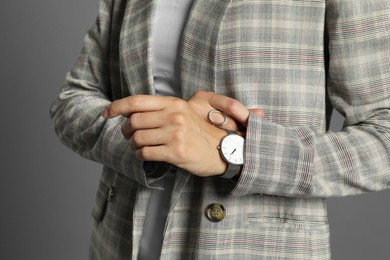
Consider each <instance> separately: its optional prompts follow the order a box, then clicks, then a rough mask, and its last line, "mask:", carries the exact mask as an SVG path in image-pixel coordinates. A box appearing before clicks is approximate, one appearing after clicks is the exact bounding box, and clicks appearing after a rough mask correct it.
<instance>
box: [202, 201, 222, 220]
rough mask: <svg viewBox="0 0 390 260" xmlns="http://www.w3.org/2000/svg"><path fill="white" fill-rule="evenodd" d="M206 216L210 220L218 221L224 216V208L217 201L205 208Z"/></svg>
mask: <svg viewBox="0 0 390 260" xmlns="http://www.w3.org/2000/svg"><path fill="white" fill-rule="evenodd" d="M206 217H207V218H208V219H209V220H210V221H212V222H220V221H222V220H223V219H224V218H225V208H224V206H223V205H221V204H219V203H213V204H211V205H210V206H208V207H207V209H206Z"/></svg>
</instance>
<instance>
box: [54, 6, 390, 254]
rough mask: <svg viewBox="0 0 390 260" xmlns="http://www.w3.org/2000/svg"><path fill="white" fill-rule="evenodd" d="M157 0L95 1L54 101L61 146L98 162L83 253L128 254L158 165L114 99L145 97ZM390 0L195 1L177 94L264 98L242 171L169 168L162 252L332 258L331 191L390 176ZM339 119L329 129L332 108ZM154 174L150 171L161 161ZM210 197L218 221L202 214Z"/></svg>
mask: <svg viewBox="0 0 390 260" xmlns="http://www.w3.org/2000/svg"><path fill="white" fill-rule="evenodd" d="M157 2H158V1H155V0H128V1H125V0H100V5H99V15H98V18H97V20H96V23H95V24H94V25H93V27H92V28H91V29H90V30H89V31H88V33H87V35H86V38H85V40H84V46H83V49H82V51H81V54H80V56H79V58H78V60H77V62H76V64H75V66H74V68H73V69H72V70H71V71H70V72H69V73H68V74H67V77H66V82H65V84H64V86H63V87H62V88H61V91H60V93H59V95H58V98H57V99H56V100H55V101H54V103H53V105H52V107H51V116H52V118H53V121H54V124H55V129H56V132H57V134H58V136H59V137H60V139H61V140H62V142H63V143H65V144H66V145H67V146H68V147H70V148H71V149H73V150H74V151H75V152H77V153H79V154H80V155H82V156H84V157H86V158H88V159H91V160H95V161H97V162H100V163H102V164H103V173H102V178H101V182H100V185H99V187H98V192H97V199H96V204H95V206H94V208H93V213H92V214H93V217H94V218H95V226H94V228H93V233H92V239H91V246H90V259H105V260H107V259H136V258H137V252H138V247H139V238H140V235H141V232H142V226H143V222H144V218H145V211H146V206H147V202H148V199H149V195H150V190H151V189H153V188H157V189H159V188H160V189H161V188H162V187H161V183H160V181H159V178H158V177H155V176H156V175H153V174H152V175H147V174H146V173H145V170H144V168H143V162H141V161H138V160H136V159H135V158H134V156H133V153H132V152H131V150H130V149H129V147H128V144H127V142H126V141H125V140H124V139H123V137H122V135H121V132H120V125H121V124H122V123H123V120H124V118H123V117H118V118H115V119H112V120H108V121H106V120H104V119H103V118H102V117H101V116H100V113H101V111H102V110H103V109H104V108H105V107H106V106H107V105H108V104H109V103H110V102H111V101H112V100H115V99H119V98H123V97H126V96H128V95H136V94H153V93H154V89H153V87H152V86H153V77H152V73H151V55H150V46H151V45H150V39H151V26H152V23H153V16H154V11H155V9H156V3H157ZM389 29H390V1H388V0H195V1H194V4H193V7H192V9H191V12H190V14H189V18H188V21H187V24H186V27H185V30H184V33H183V36H182V41H181V47H180V50H181V52H180V68H181V80H182V93H183V98H185V99H187V98H189V97H190V96H191V95H192V94H193V93H194V92H196V91H197V90H206V91H214V92H218V93H221V94H225V95H228V96H231V97H233V98H235V99H237V100H239V101H241V102H242V103H243V104H245V105H246V106H248V107H259V108H261V109H263V110H264V111H265V115H266V116H265V118H260V117H257V116H255V115H251V116H250V118H249V125H248V129H247V131H248V132H247V142H246V143H247V145H246V161H245V165H244V169H243V171H242V174H241V177H240V178H239V179H238V180H234V181H233V180H225V179H221V178H218V177H211V178H199V177H194V176H193V175H191V174H190V173H188V172H185V171H184V170H181V169H178V170H177V172H176V175H177V178H176V181H175V185H174V190H173V196H172V200H171V204H170V207H171V208H170V212H169V216H168V220H167V223H166V228H165V235H164V243H163V249H162V256H161V259H169V260H173V259H240V260H244V259H299V260H302V259H329V258H330V250H329V230H328V223H327V213H326V201H325V199H326V197H329V196H345V195H353V194H359V193H363V192H368V191H376V190H381V189H386V188H388V187H389V186H390V109H389V108H390V42H389V37H390V33H389ZM333 107H334V108H336V109H337V110H338V111H339V112H340V113H341V114H343V115H344V116H345V117H346V121H345V124H344V127H343V129H342V131H340V132H331V131H328V129H327V127H328V123H329V118H330V113H331V111H332V108H333ZM157 171H159V169H157ZM213 203H219V204H221V205H223V206H224V210H225V213H226V216H225V218H224V219H223V221H221V222H211V221H209V220H208V218H207V217H206V215H205V209H206V208H207V207H208V205H210V204H213Z"/></svg>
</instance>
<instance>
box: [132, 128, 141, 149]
mask: <svg viewBox="0 0 390 260" xmlns="http://www.w3.org/2000/svg"><path fill="white" fill-rule="evenodd" d="M142 140H143V137H142V133H141V132H140V131H135V132H134V133H133V142H134V144H135V145H137V146H138V145H141V144H142Z"/></svg>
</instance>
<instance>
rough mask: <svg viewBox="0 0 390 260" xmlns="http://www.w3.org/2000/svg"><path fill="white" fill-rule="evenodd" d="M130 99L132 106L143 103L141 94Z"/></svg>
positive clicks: (138, 105)
mask: <svg viewBox="0 0 390 260" xmlns="http://www.w3.org/2000/svg"><path fill="white" fill-rule="evenodd" d="M132 99H133V100H132V105H133V106H134V107H140V106H141V105H142V103H143V97H142V96H141V95H136V96H133V97H132Z"/></svg>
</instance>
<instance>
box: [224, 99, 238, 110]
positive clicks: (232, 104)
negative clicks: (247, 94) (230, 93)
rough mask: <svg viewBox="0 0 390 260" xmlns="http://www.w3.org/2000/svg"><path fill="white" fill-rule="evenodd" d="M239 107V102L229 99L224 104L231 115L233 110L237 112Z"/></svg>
mask: <svg viewBox="0 0 390 260" xmlns="http://www.w3.org/2000/svg"><path fill="white" fill-rule="evenodd" d="M239 107H240V102H238V101H237V100H235V99H232V98H231V99H229V100H228V101H227V102H226V110H227V112H228V113H233V112H234V111H235V110H237V109H238V108H239Z"/></svg>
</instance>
